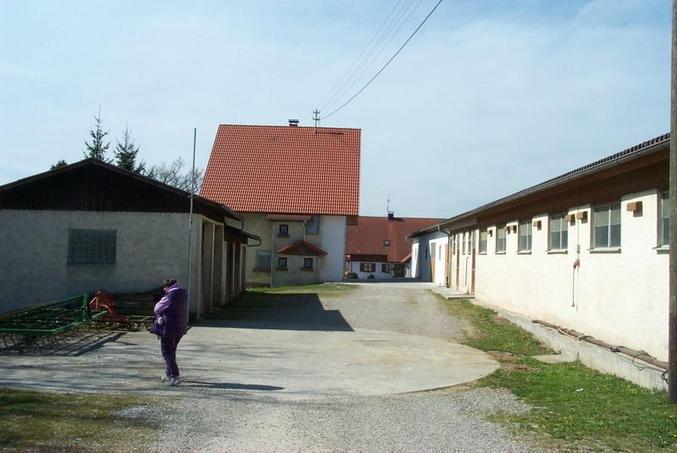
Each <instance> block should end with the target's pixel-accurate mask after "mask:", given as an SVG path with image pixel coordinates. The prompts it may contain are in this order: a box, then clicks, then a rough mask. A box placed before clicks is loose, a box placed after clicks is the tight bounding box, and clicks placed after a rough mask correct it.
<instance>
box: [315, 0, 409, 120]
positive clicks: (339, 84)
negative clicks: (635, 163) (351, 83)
mask: <svg viewBox="0 0 677 453" xmlns="http://www.w3.org/2000/svg"><path fill="white" fill-rule="evenodd" d="M400 3H402V0H397V3H395V6H394V7H393V8H392V9H391V10H390V12H389V13H388V15H387V16H386V18H385V19H384V20H383V22H382V23H381V26H380V27H379V28H378V30H376V33H374V35H373V36H372V37H371V39H370V40H369V42H368V43H367V45H366V46H365V47H364V48H363V49H362V52H360V54H359V55H358V56H357V58H356V59H355V61H353V64H351V65H350V68H348V70H347V71H346V72H345V73H344V74H343V76H341V79H339V81H338V82H337V83H336V85H334V87H333V88H332V89H331V90H330V91H329V93H327V95H326V96H325V98H324V100H323V101H322V102H321V103H320V109H322V108H324V107H325V106H326V105H327V104H329V103H330V102H331V101H332V100H334V97H336V95H337V94H338V92H339V91H340V90H341V89H342V88H343V86H344V85H345V84H346V83H347V82H348V80H349V79H350V78H351V77H352V75H351V72H352V71H353V69H355V67H356V66H357V65H358V62H359V61H360V59H361V58H362V57H363V56H364V54H365V53H366V52H367V50H369V48H370V47H371V45H372V43H374V40H375V39H376V38H377V37H378V35H379V33H381V30H383V27H385V25H386V23H388V20H389V19H390V17H391V16H392V15H393V13H394V12H395V10H397V7H398V6H400ZM349 76H350V77H349ZM330 95H331V96H330ZM327 97H329V98H328V99H327Z"/></svg>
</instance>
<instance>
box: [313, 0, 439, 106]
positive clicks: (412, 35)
mask: <svg viewBox="0 0 677 453" xmlns="http://www.w3.org/2000/svg"><path fill="white" fill-rule="evenodd" d="M442 1H443V0H439V1H438V2H437V3H436V4H435V6H434V7H433V9H431V10H430V12H429V13H428V15H427V16H425V18H424V19H423V21H422V22H421V23H420V24H419V25H418V27H416V29H415V30H414V32H413V33H412V34H411V35H410V36H409V37H408V38H407V40H406V41H404V44H402V46H400V48H399V49H397V52H395V53H394V54H393V56H392V57H390V59H389V60H388V61H386V63H385V64H384V65H383V66H382V67H381V69H379V70H378V71H377V72H376V74H374V75H373V77H372V78H371V79H369V81H367V83H366V84H364V86H363V87H362V88H360V89H359V90H358V91H357V92H356V93H355V94H354V95H353V96H352V97H351V98H350V99H348V100H347V101H346V102H344V103H343V104H341V106H340V107H338V108H337V109H335V110H333V111H332V112H330V113H329V114H328V115H325V116H323V117H322V119H326V118H329V117H330V116H332V115H334V114H335V113H337V112H339V111H340V110H341V109H343V107H345V106H346V105H348V104H350V103H351V102H352V101H353V99H355V98H356V97H357V96H359V95H360V93H362V92H363V91H364V90H366V89H367V87H368V86H369V85H371V82H373V81H374V79H376V77H378V76H379V75H380V74H381V73H382V72H383V70H384V69H385V68H387V67H388V65H389V64H390V63H391V62H392V61H393V60H394V59H395V57H397V55H399V53H400V52H401V51H402V49H404V47H405V46H406V45H407V44H408V43H409V41H411V39H412V38H413V37H414V35H416V33H418V31H419V30H420V29H421V27H423V24H425V23H426V21H427V20H428V19H429V18H430V16H432V14H433V13H434V12H435V10H436V9H437V7H438V6H440V3H442Z"/></svg>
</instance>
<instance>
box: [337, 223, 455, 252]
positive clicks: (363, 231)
mask: <svg viewBox="0 0 677 453" xmlns="http://www.w3.org/2000/svg"><path fill="white" fill-rule="evenodd" d="M441 221H442V219H421V218H411V217H409V218H407V217H394V218H393V219H389V218H388V217H385V216H384V217H370V216H360V217H358V218H357V224H356V225H348V226H347V227H346V229H347V231H346V254H347V255H385V256H387V257H388V262H390V263H399V262H401V261H402V260H403V259H404V258H405V257H406V256H407V254H408V253H409V252H410V249H411V246H410V244H409V243H408V242H407V235H409V234H410V233H412V232H414V231H416V230H420V229H421V228H425V227H428V226H430V225H433V224H436V223H439V222H441ZM386 240H388V241H390V245H389V246H387V247H386V246H385V244H384V241H386Z"/></svg>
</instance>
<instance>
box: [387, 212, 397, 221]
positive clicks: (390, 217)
mask: <svg viewBox="0 0 677 453" xmlns="http://www.w3.org/2000/svg"><path fill="white" fill-rule="evenodd" d="M394 218H395V211H388V220H393V219H394Z"/></svg>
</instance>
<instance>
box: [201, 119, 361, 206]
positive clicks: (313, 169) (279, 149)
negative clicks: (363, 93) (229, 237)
mask: <svg viewBox="0 0 677 453" xmlns="http://www.w3.org/2000/svg"><path fill="white" fill-rule="evenodd" d="M359 194H360V130H359V129H346V128H328V127H318V128H317V129H315V128H314V127H290V126H241V125H231V124H221V125H220V126H219V129H218V131H217V132H216V139H215V140H214V146H213V148H212V154H211V156H210V157H209V163H208V165H207V170H206V171H205V177H204V182H203V183H202V189H201V190H200V195H201V196H203V197H206V198H209V199H211V200H214V201H218V202H219V203H225V204H226V205H228V206H230V207H231V208H232V209H233V210H235V211H237V212H264V213H275V214H328V215H350V216H354V215H357V213H358V207H359Z"/></svg>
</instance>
